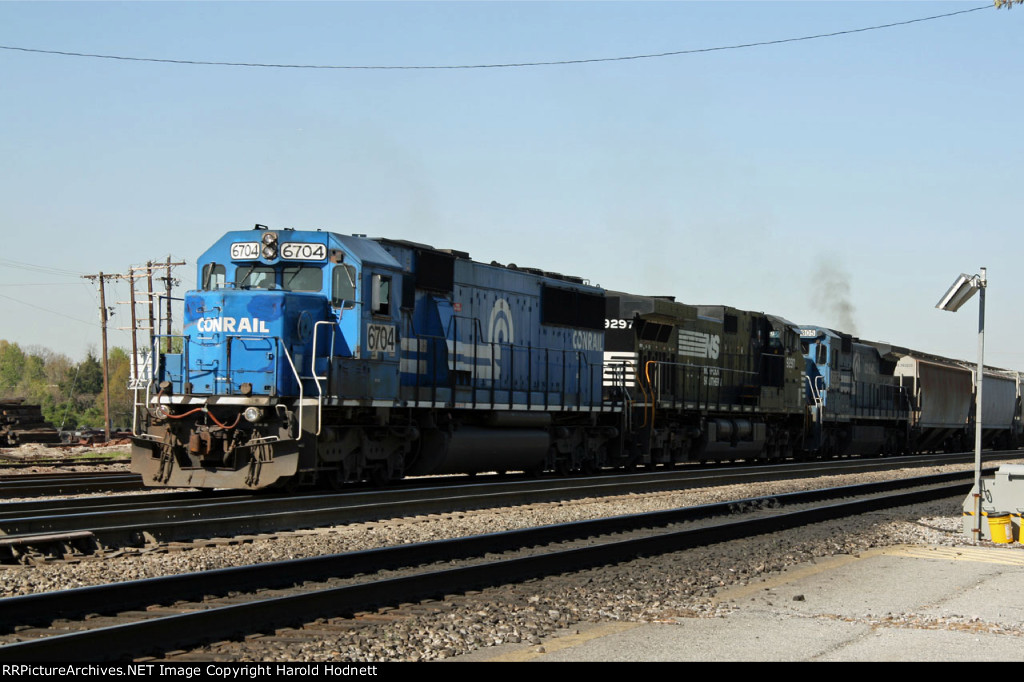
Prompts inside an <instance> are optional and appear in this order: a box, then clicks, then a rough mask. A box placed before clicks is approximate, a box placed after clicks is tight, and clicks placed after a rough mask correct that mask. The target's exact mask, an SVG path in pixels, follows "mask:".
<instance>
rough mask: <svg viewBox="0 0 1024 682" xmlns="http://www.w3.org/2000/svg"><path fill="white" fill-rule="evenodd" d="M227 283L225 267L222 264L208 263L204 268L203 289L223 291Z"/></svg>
mask: <svg viewBox="0 0 1024 682" xmlns="http://www.w3.org/2000/svg"><path fill="white" fill-rule="evenodd" d="M226 282H227V275H226V274H225V271H224V266H223V265H222V264H220V263H207V264H206V265H204V266H203V289H205V290H206V291H213V290H214V289H223V288H224V284H225V283H226Z"/></svg>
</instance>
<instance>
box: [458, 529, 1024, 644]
mask: <svg viewBox="0 0 1024 682" xmlns="http://www.w3.org/2000/svg"><path fill="white" fill-rule="evenodd" d="M718 600H719V601H720V602H723V603H726V604H729V605H730V606H733V607H734V610H733V611H732V612H731V613H730V614H729V615H727V616H725V617H719V618H678V619H672V620H671V621H668V622H664V623H654V624H635V623H611V624H588V625H580V626H577V627H576V628H574V629H573V630H572V631H570V632H566V633H561V634H560V635H558V636H555V637H551V638H549V639H548V640H546V641H545V642H544V643H543V645H540V646H538V645H533V646H526V645H523V646H514V647H513V646H503V647H496V648H492V649H487V650H483V651H478V652H474V653H473V654H471V655H469V656H462V657H459V658H456V659H452V660H454V661H505V662H509V661H545V662H562V661H588V662H603V661H652V662H653V661H1024V547H1022V546H1021V545H1019V544H1014V545H1008V546H1005V547H938V546H935V547H928V546H913V547H909V546H908V547H888V548H883V549H878V550H872V551H870V552H865V553H862V554H861V555H859V556H856V557H853V556H842V557H834V558H829V559H827V560H818V561H817V562H816V563H813V564H805V565H801V566H798V567H795V568H793V569H791V570H789V571H787V572H785V573H783V574H781V575H779V576H778V577H776V578H773V579H772V580H771V581H768V582H761V583H757V584H755V585H751V586H746V587H740V588H735V589H730V590H728V591H723V592H722V593H721V594H720V595H719V597H718Z"/></svg>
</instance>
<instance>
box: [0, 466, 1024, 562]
mask: <svg viewBox="0 0 1024 682" xmlns="http://www.w3.org/2000/svg"><path fill="white" fill-rule="evenodd" d="M1015 454H1016V453H1015ZM969 457H970V455H965V456H964V458H963V459H962V460H960V461H970V459H969ZM956 461H958V460H957V458H955V457H950V456H948V455H943V456H935V455H929V456H916V457H912V458H889V459H850V460H837V461H828V462H811V463H794V464H788V465H781V466H780V465H773V466H763V467H749V466H748V467H727V468H716V469H705V468H695V467H694V468H687V469H680V470H662V471H657V472H653V473H641V474H636V473H634V474H628V475H603V476H595V477H588V478H560V479H532V480H503V479H496V480H494V481H493V482H480V483H469V484H461V485H455V486H453V485H451V479H444V480H443V481H440V482H438V481H435V482H434V483H435V484H434V485H431V484H430V482H429V481H423V480H421V481H410V482H408V483H407V484H406V485H404V486H402V487H396V488H392V489H388V490H369V491H368V490H356V491H353V492H345V493H332V494H306V495H298V496H296V495H291V496H287V495H267V494H255V495H252V494H244V493H239V492H237V491H232V492H227V493H212V492H209V491H194V492H176V493H152V494H144V495H131V496H115V497H110V498H92V499H84V500H77V499H76V500H47V501H38V502H37V501H29V502H14V503H7V504H0V561H6V562H17V561H22V562H28V561H44V560H47V557H65V556H67V557H77V556H82V555H83V554H88V553H91V552H93V551H95V550H96V549H99V548H107V549H117V548H124V547H143V546H149V547H153V546H156V545H159V544H162V543H170V542H182V541H186V542H187V541H192V540H195V539H197V538H200V539H206V538H225V537H232V536H237V535H253V534H266V533H278V532H281V531H288V530H295V529H302V528H313V527H323V526H332V525H340V524H346V523H354V522H360V521H369V520H377V519H381V518H394V517H408V516H415V515H425V514H437V513H445V512H451V511H456V510H471V509H480V508H490V507H495V506H513V505H523V504H536V503H541V502H550V501H557V500H564V499H571V498H581V497H607V496H612V495H622V494H628V493H649V492H657V491H669V490H683V489H688V488H696V487H709V486H722V485H729V484H742V483H750V482H763V481H769V480H778V479H783V478H800V477H804V478H806V477H814V476H824V475H836V474H850V473H863V472H865V471H878V470H887V469H892V468H894V467H900V468H906V467H913V466H929V465H934V464H937V463H942V464H949V463H955V462H956ZM461 480H465V479H461Z"/></svg>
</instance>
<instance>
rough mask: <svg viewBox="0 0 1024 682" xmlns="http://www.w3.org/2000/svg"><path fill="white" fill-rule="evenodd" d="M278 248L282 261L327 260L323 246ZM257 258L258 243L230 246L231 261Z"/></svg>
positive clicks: (294, 244)
mask: <svg viewBox="0 0 1024 682" xmlns="http://www.w3.org/2000/svg"><path fill="white" fill-rule="evenodd" d="M280 248H281V259H282V260H327V246H326V245H325V244H313V243H311V242H285V243H283V244H281V247H280ZM259 257H260V243H259V242H235V243H234V244H232V245H231V258H232V260H256V259H258V258H259Z"/></svg>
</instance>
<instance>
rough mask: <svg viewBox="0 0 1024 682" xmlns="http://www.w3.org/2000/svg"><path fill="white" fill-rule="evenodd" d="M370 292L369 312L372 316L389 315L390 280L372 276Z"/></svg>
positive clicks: (385, 277)
mask: <svg viewBox="0 0 1024 682" xmlns="http://www.w3.org/2000/svg"><path fill="white" fill-rule="evenodd" d="M372 282H373V283H372V285H371V287H372V291H371V292H370V296H371V299H370V310H372V311H373V314H374V315H390V314H391V278H390V277H387V276H385V275H374V276H373V279H372Z"/></svg>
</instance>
